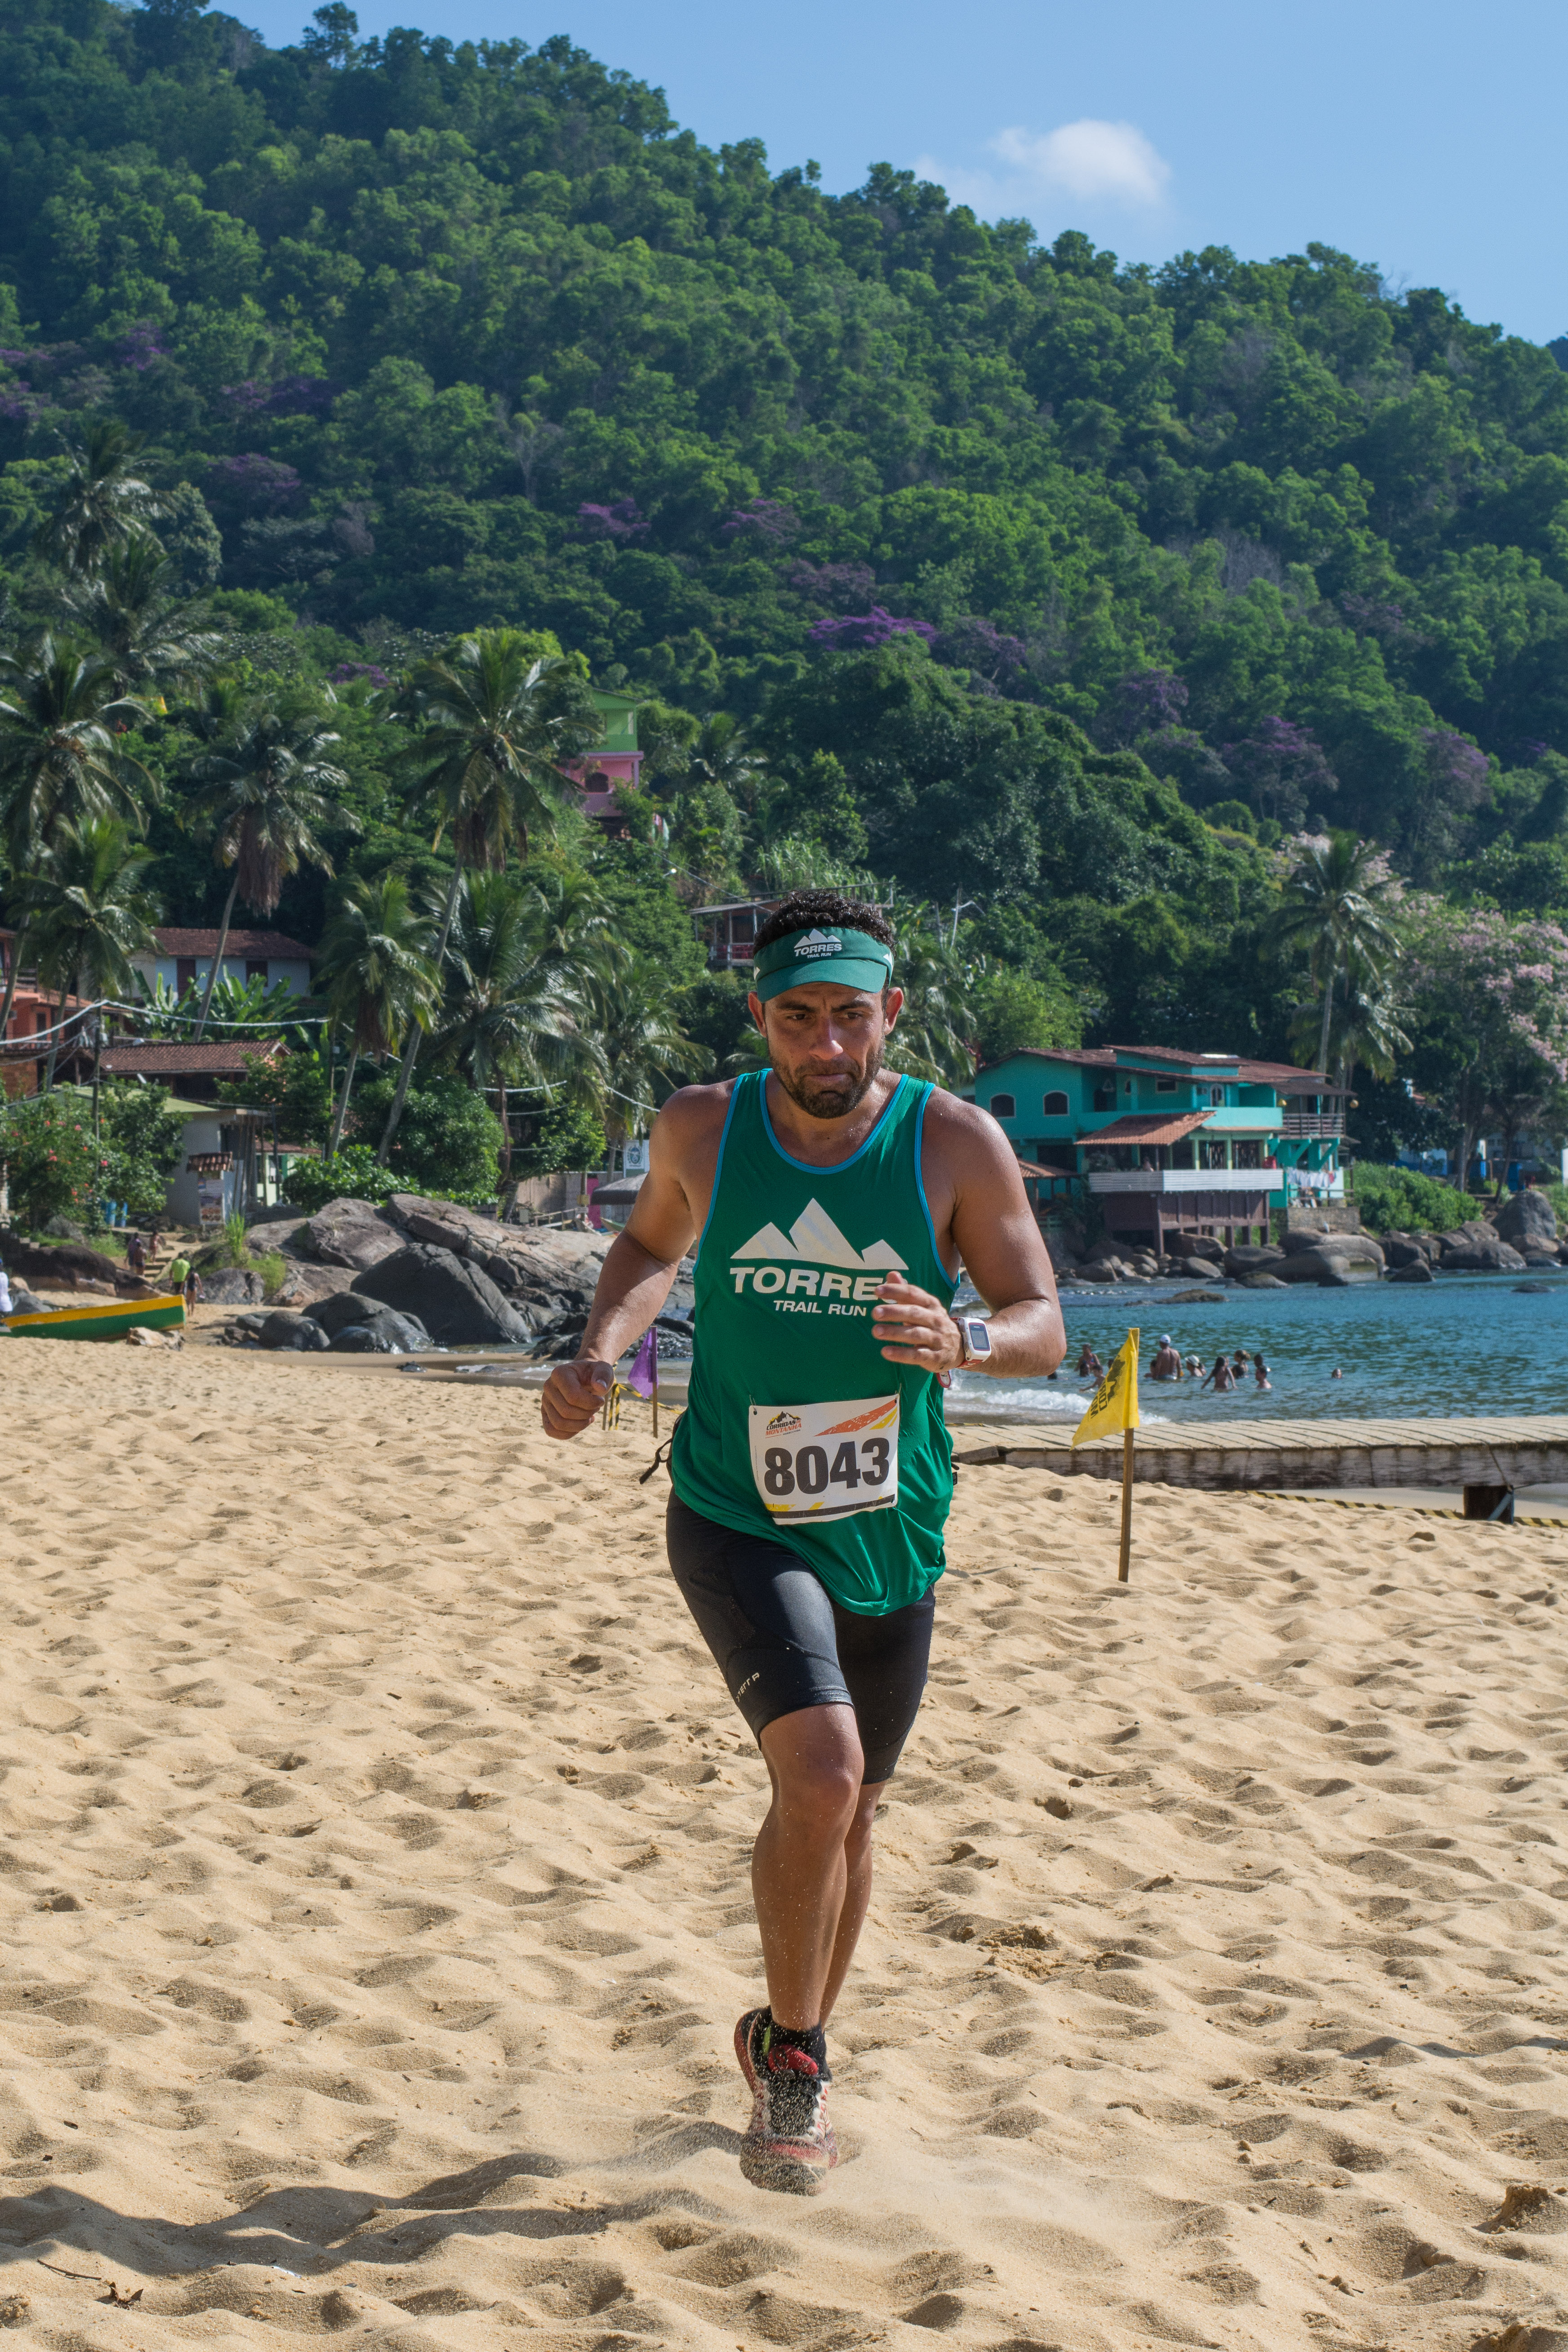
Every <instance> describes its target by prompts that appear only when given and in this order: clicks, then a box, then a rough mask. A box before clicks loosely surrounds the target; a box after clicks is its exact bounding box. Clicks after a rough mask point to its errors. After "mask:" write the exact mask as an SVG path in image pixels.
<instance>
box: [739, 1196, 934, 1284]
mask: <svg viewBox="0 0 1568 2352" xmlns="http://www.w3.org/2000/svg"><path fill="white" fill-rule="evenodd" d="M752 1257H764V1258H774V1259H778V1258H782V1259H784V1261H785V1262H786V1264H787V1263H791V1262H793V1263H794V1264H795V1265H842V1266H846V1267H848V1268H851V1269H852V1270H853V1271H854V1272H855V1273H856V1274H904V1273H907V1272H908V1268H907V1266H906V1265H905V1263H904V1260H903V1259H902V1258H901V1257H900V1255H899V1253H898V1251H897V1250H896V1249H895V1248H894V1247H893V1244H892V1243H891V1242H870V1243H868V1244H867V1246H866V1248H865V1249H864V1250H858V1249H855V1248H854V1247H852V1246H851V1244H849V1243H848V1242H847V1241H846V1240H845V1238H844V1236H843V1234H841V1233H840V1232H839V1230H838V1228H837V1225H836V1224H835V1223H834V1222H833V1220H832V1218H831V1217H830V1216H829V1215H828V1213H827V1212H826V1209H825V1208H824V1207H823V1205H822V1203H821V1202H820V1201H808V1202H806V1205H805V1208H804V1209H803V1210H802V1211H801V1213H800V1214H799V1216H798V1217H797V1218H796V1219H795V1223H794V1224H793V1225H792V1226H791V1227H790V1229H789V1232H788V1233H787V1234H781V1233H780V1231H779V1229H778V1227H777V1225H763V1228H762V1230H761V1232H760V1233H754V1234H752V1238H751V1240H750V1241H749V1242H746V1243H744V1244H742V1247H741V1248H740V1249H738V1250H736V1251H735V1252H734V1254H733V1255H732V1256H731V1265H734V1264H736V1263H737V1261H739V1260H740V1259H742V1258H752Z"/></svg>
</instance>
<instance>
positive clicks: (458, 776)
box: [379, 629, 602, 1160]
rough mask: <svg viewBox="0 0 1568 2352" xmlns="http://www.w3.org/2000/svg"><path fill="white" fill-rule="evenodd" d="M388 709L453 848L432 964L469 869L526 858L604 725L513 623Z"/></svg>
mask: <svg viewBox="0 0 1568 2352" xmlns="http://www.w3.org/2000/svg"><path fill="white" fill-rule="evenodd" d="M396 709H397V711H398V713H399V715H400V716H401V717H403V718H404V719H407V720H409V721H410V722H411V723H412V724H413V725H414V726H415V727H416V730H417V732H416V735H415V738H414V740H413V741H412V742H411V743H410V745H409V746H408V749H407V751H406V752H405V755H404V761H403V765H404V767H405V772H406V773H407V776H408V778H409V783H410V797H411V799H412V800H413V802H414V803H415V805H416V807H418V808H420V809H422V810H424V811H425V812H426V813H427V814H429V815H431V816H433V817H434V819H435V837H436V843H437V847H438V846H439V845H440V843H441V841H442V840H443V838H447V839H449V840H450V842H451V845H452V856H453V868H452V879H451V882H450V884H449V885H448V887H447V901H446V905H445V907H444V908H443V909H442V915H441V927H440V930H439V933H438V935H437V941H436V949H435V956H436V961H437V965H439V964H440V963H441V962H442V961H444V959H445V957H446V953H447V940H448V938H449V937H450V934H451V929H452V919H453V917H454V915H455V914H456V911H457V906H458V892H459V891H460V890H461V888H462V882H463V875H464V873H465V871H466V869H467V868H468V867H470V866H479V867H482V868H485V869H487V870H491V871H494V870H499V869H500V867H502V866H504V865H505V864H506V861H507V858H508V856H510V855H512V854H513V853H514V852H517V853H521V855H522V856H525V857H526V856H527V855H528V847H529V840H530V835H531V834H532V835H535V836H539V835H542V836H544V837H545V838H546V839H548V838H549V836H550V835H552V833H553V832H554V830H555V825H556V820H557V817H558V814H559V812H560V810H561V808H562V806H563V802H564V799H565V796H566V794H567V793H568V792H569V791H571V790H572V789H573V787H572V783H571V779H570V777H569V776H568V774H567V772H566V768H565V762H566V761H568V760H570V759H573V758H574V757H576V756H577V755H579V754H580V753H582V752H583V751H586V750H588V749H589V748H590V747H591V746H592V745H593V744H594V743H595V741H596V740H598V738H599V736H600V734H601V732H602V722H601V720H600V718H599V714H598V712H597V711H596V710H595V708H594V705H593V702H592V700H591V698H590V697H589V694H588V690H587V688H586V687H585V685H584V682H583V679H582V677H581V676H580V675H579V674H578V672H577V671H576V670H575V669H574V667H573V666H572V665H571V664H569V663H568V662H566V661H564V660H563V659H561V658H560V657H558V656H550V655H541V654H539V653H538V651H537V649H536V641H535V640H534V639H532V638H530V637H529V636H527V635H525V634H524V633H523V632H522V631H521V630H520V629H478V630H476V631H474V633H473V634H472V635H470V636H467V637H462V638H459V639H458V642H457V643H456V644H455V645H452V646H447V650H446V651H445V653H443V654H442V655H440V656H438V657H437V658H435V659H432V660H428V661H423V662H420V663H418V664H416V667H415V668H414V669H413V671H412V672H411V673H410V675H409V677H408V678H407V680H406V682H405V686H404V688H403V689H402V692H401V693H400V695H399V696H398V698H397V703H396ZM418 1051H419V1033H418V1031H417V1030H411V1031H410V1032H409V1035H408V1040H407V1043H406V1044H405V1046H404V1049H403V1062H402V1066H401V1067H400V1069H399V1071H398V1074H397V1086H396V1087H395V1091H394V1094H393V1097H392V1101H391V1103H390V1105H389V1106H388V1108H387V1118H386V1132H385V1133H384V1136H383V1137H382V1139H381V1144H380V1147H379V1149H380V1152H381V1156H382V1158H383V1160H385V1159H386V1157H387V1155H388V1154H389V1153H390V1151H391V1149H392V1143H393V1139H394V1138H395V1135H396V1133H397V1128H398V1122H399V1120H400V1119H401V1118H402V1116H403V1107H404V1104H405V1101H406V1100H407V1097H408V1087H409V1081H410V1079H411V1078H412V1076H413V1073H414V1064H415V1059H416V1055H417V1054H418Z"/></svg>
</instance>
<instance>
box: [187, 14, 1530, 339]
mask: <svg viewBox="0 0 1568 2352" xmlns="http://www.w3.org/2000/svg"><path fill="white" fill-rule="evenodd" d="M225 5H227V6H228V8H229V9H230V11H231V13H232V14H234V15H236V16H240V17H242V18H243V19H244V20H245V21H246V22H247V23H249V24H254V25H255V26H257V27H258V30H259V31H260V32H261V33H262V34H263V35H264V36H265V37H266V38H267V39H268V40H269V41H272V42H279V43H280V42H283V41H286V40H291V39H294V38H296V37H298V35H299V32H300V28H301V27H302V26H303V25H304V23H305V21H306V19H307V17H308V16H309V0H263V5H260V6H259V7H258V6H257V5H254V0H252V5H248V6H247V0H225ZM359 16H360V26H361V30H362V32H363V33H366V34H368V33H372V32H383V31H384V30H385V29H386V28H387V27H388V26H391V25H394V24H397V23H408V22H409V21H411V20H412V21H413V22H415V23H416V24H418V25H419V26H421V27H422V28H423V29H424V30H425V31H426V32H430V33H445V34H447V35H448V36H450V37H452V38H454V39H464V38H482V37H489V38H492V39H497V38H521V39H523V40H526V41H529V42H533V43H537V42H539V41H541V40H542V39H545V38H547V37H549V36H550V35H551V34H552V33H557V32H564V33H566V34H568V35H570V37H572V38H573V39H574V40H575V41H577V42H579V43H580V44H581V45H582V46H583V47H584V48H588V49H591V50H593V51H594V52H595V55H596V56H598V57H600V58H603V59H604V60H605V63H606V64H608V65H612V66H620V67H624V68H626V70H627V71H628V72H630V73H632V74H635V75H636V76H637V77H638V78H639V79H644V80H647V81H652V82H656V83H658V84H659V85H661V86H662V87H663V89H665V91H666V93H667V94H668V100H669V103H670V106H671V109H672V110H673V112H674V113H675V115H676V116H677V118H678V119H679V121H681V122H683V123H686V124H689V126H690V128H691V129H692V130H694V131H696V132H697V134H698V136H699V137H700V139H702V140H703V141H705V142H707V143H708V144H710V145H711V146H715V147H716V146H719V145H721V144H723V143H724V142H727V141H732V140H736V139H743V138H752V137H756V138H761V139H762V140H763V141H764V142H765V143H766V145H767V149H768V154H769V158H770V160H771V162H772V163H773V167H774V169H775V170H776V169H781V168H782V167H783V166H784V164H786V163H804V162H805V160H806V159H807V158H808V157H812V158H815V159H816V161H817V162H818V163H820V164H821V165H822V170H823V180H824V184H825V185H826V187H828V188H830V189H832V190H835V191H840V190H843V189H847V188H852V187H854V186H856V185H857V184H858V183H859V182H860V180H861V179H862V178H863V177H864V175H865V171H866V167H867V165H868V163H872V162H882V161H887V162H889V163H894V164H897V165H900V166H904V165H908V166H912V167H914V168H916V169H917V170H919V171H920V172H921V174H922V176H924V177H927V178H931V179H938V180H940V181H941V182H942V184H943V185H944V186H945V187H946V188H947V189H948V191H949V193H950V194H952V195H953V196H954V197H955V198H958V197H962V198H963V200H964V201H966V202H969V203H972V204H973V205H974V206H975V208H976V210H977V211H979V212H981V213H982V214H983V215H985V216H986V217H988V218H995V217H997V216H998V215H1002V214H1023V215H1025V216H1026V218H1027V219H1029V220H1031V221H1033V223H1034V225H1035V226H1036V228H1037V231H1038V232H1039V233H1040V235H1041V236H1045V237H1049V236H1054V235H1055V234H1056V233H1057V232H1058V230H1060V229H1062V228H1079V229H1082V230H1083V231H1084V232H1085V233H1086V234H1087V235H1088V236H1091V237H1092V238H1093V239H1094V240H1095V242H1096V243H1097V244H1099V245H1108V246H1110V247H1113V248H1114V249H1115V251H1116V252H1117V253H1119V254H1121V256H1122V257H1123V258H1124V259H1127V260H1148V261H1158V260H1163V259H1164V258H1165V257H1166V256H1168V255H1169V254H1172V253H1176V252H1179V251H1181V250H1182V249H1183V248H1184V247H1188V246H1192V247H1201V246H1204V245H1211V244H1212V245H1228V246H1231V247H1234V248H1235V249H1236V251H1237V252H1238V253H1240V254H1242V255H1243V256H1246V257H1268V256H1269V255H1272V254H1277V253H1287V252H1299V251H1300V250H1301V248H1302V247H1304V246H1305V245H1306V244H1307V243H1308V242H1309V241H1310V240H1312V239H1317V240H1319V241H1321V242H1322V243H1324V244H1328V245H1334V246H1338V247H1342V249H1344V250H1345V251H1348V252H1351V253H1353V254H1355V255H1356V257H1358V258H1359V259H1362V260H1365V261H1371V262H1375V263H1376V264H1377V265H1378V266H1379V267H1380V268H1382V270H1383V272H1384V277H1385V278H1387V279H1388V280H1390V281H1391V282H1392V283H1393V284H1394V285H1399V284H1402V283H1407V284H1410V285H1416V286H1434V285H1435V286H1440V287H1442V288H1443V289H1444V290H1445V291H1446V292H1447V293H1448V294H1450V295H1452V296H1453V297H1455V298H1456V299H1458V301H1459V302H1460V303H1462V305H1463V307H1464V309H1465V310H1467V311H1468V314H1469V315H1470V316H1471V317H1472V318H1474V319H1479V320H1497V321H1498V322H1500V324H1501V325H1502V326H1503V327H1505V328H1506V329H1507V330H1508V331H1510V333H1514V334H1520V335H1525V336H1528V337H1530V338H1531V340H1532V341H1548V340H1550V339H1551V338H1552V337H1553V336H1555V335H1560V334H1563V333H1565V332H1568V239H1565V238H1564V236H1563V176H1564V154H1565V147H1564V142H1563V134H1562V127H1561V110H1562V92H1563V88H1564V84H1565V74H1568V9H1565V8H1564V7H1563V0H1493V5H1491V6H1490V7H1489V8H1487V9H1481V8H1479V7H1477V6H1476V5H1473V0H1471V5H1467V6H1465V7H1460V6H1459V5H1457V0H1317V5H1314V6H1312V7H1310V8H1309V7H1307V6H1305V5H1300V0H1297V5H1295V6H1292V7H1289V8H1286V7H1280V6H1279V5H1273V6H1270V5H1268V0H1247V5H1243V0H1185V5H1178V6H1173V5H1171V0H1110V5H1104V0H1101V5H1098V6H1095V5H1089V6H1086V5H1083V0H1079V4H1078V5H1075V6H1072V7H1068V6H1065V5H1062V4H1061V0H992V5H988V6H986V7H984V8H976V7H974V6H973V5H971V7H970V8H968V9H966V10H958V9H955V8H954V7H953V6H952V5H951V0H942V5H938V0H903V5H900V6H899V7H897V8H889V7H886V6H883V7H866V6H860V7H851V6H847V5H844V0H794V5H790V6H787V7H776V8H760V7H756V6H754V5H753V6H749V7H748V6H737V5H733V0H730V5H723V6H721V5H718V0H679V5H675V0H635V5H634V0H402V5H383V0H362V5H360V8H359Z"/></svg>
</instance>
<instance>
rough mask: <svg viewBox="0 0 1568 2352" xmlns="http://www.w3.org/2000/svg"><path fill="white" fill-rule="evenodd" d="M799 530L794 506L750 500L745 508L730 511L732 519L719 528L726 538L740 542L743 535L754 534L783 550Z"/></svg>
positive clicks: (766, 500) (777, 501)
mask: <svg viewBox="0 0 1568 2352" xmlns="http://www.w3.org/2000/svg"><path fill="white" fill-rule="evenodd" d="M799 529H800V517H799V516H798V515H797V514H796V512H795V509H794V508H793V507H786V506H784V505H783V504H782V503H781V501H780V500H779V499H747V501H746V503H745V505H744V506H743V507H735V508H733V509H731V514H730V517H729V520H727V521H726V522H723V523H721V525H720V530H721V535H722V536H723V537H724V538H725V539H739V538H740V537H741V535H742V533H743V532H746V531H752V532H754V534H755V535H756V537H757V538H758V539H762V540H766V541H769V542H770V544H772V545H773V546H774V547H782V546H784V544H785V542H786V541H789V540H792V539H793V538H794V537H795V533H796V531H797V530H799Z"/></svg>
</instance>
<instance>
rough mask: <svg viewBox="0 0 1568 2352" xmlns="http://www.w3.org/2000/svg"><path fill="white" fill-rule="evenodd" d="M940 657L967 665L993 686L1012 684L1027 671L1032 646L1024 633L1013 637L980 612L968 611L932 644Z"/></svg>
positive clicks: (961, 666)
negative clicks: (1022, 635)
mask: <svg viewBox="0 0 1568 2352" xmlns="http://www.w3.org/2000/svg"><path fill="white" fill-rule="evenodd" d="M932 651H933V652H934V653H935V654H936V656H937V658H938V659H939V660H940V661H944V662H951V663H952V666H953V667H954V668H955V669H966V670H968V671H969V672H970V674H971V675H972V676H973V677H980V678H983V679H984V681H985V682H986V684H987V685H989V686H1001V685H1004V684H1011V682H1012V680H1013V679H1014V678H1016V677H1021V676H1022V675H1023V671H1024V668H1025V665H1026V660H1027V657H1028V648H1027V647H1026V645H1025V643H1024V640H1023V638H1022V637H1010V636H1008V635H1005V632H1004V631H1003V630H1001V629H999V628H997V626H996V625H995V623H994V621H988V620H986V619H985V617H984V614H980V613H966V614H964V616H963V620H961V621H954V623H953V624H952V627H951V628H950V629H942V630H941V631H940V632H939V634H938V635H937V639H936V643H935V645H934V646H933V647H932Z"/></svg>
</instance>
